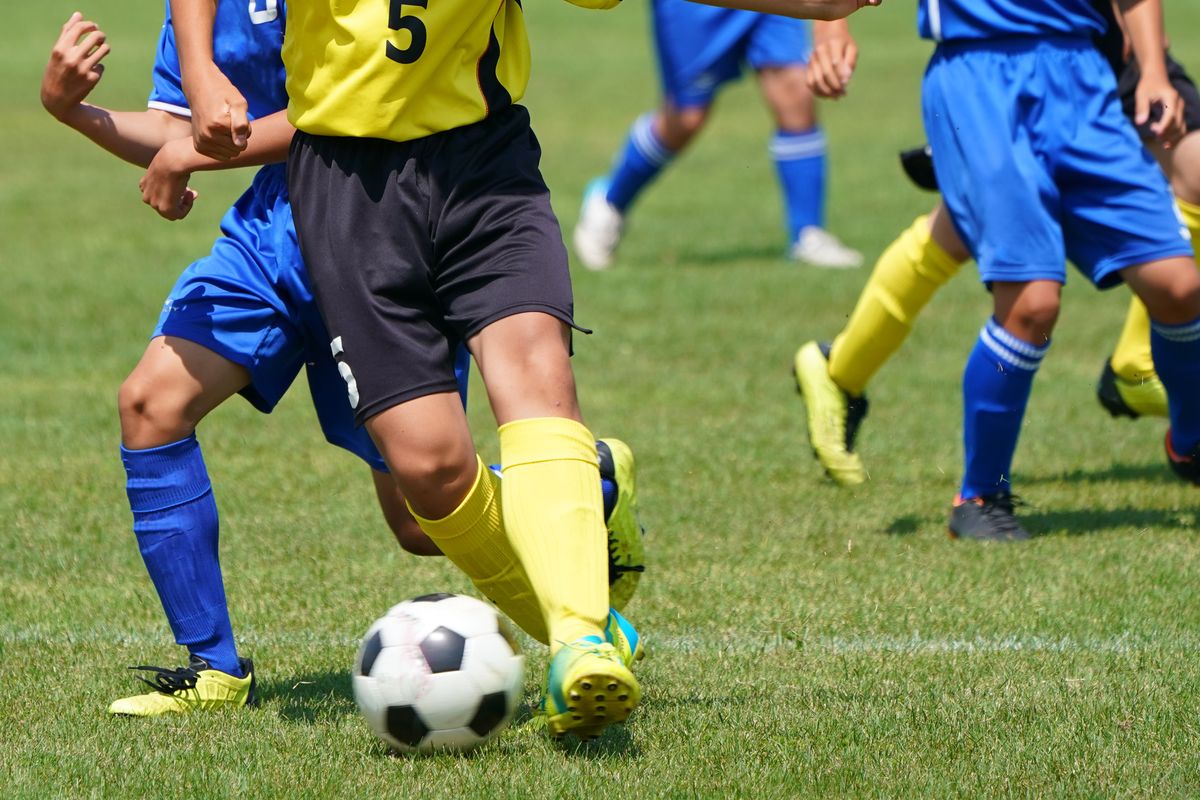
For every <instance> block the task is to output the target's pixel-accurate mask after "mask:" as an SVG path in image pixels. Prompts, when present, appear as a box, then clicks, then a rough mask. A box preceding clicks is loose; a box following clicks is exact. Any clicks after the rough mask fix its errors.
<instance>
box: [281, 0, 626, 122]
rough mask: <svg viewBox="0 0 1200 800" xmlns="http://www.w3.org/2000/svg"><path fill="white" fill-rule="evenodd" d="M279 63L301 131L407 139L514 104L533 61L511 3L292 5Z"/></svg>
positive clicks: (332, 1)
mask: <svg viewBox="0 0 1200 800" xmlns="http://www.w3.org/2000/svg"><path fill="white" fill-rule="evenodd" d="M583 2H611V0H583ZM283 62H284V66H285V67H286V69H287V90H288V96H289V98H290V103H289V106H288V119H289V120H291V122H292V124H293V125H295V126H296V127H297V128H298V129H300V130H302V131H306V132H308V133H313V134H318V135H326V136H361V137H372V138H380V139H392V140H394V141H408V140H410V139H418V138H421V137H424V136H429V135H430V134H433V133H438V132H440V131H444V130H450V129H452V128H458V127H462V126H464V125H470V124H471V123H474V122H478V121H479V120H481V119H484V118H485V117H487V116H488V115H489V114H491V113H494V112H495V111H497V110H499V109H500V108H503V107H506V106H508V105H511V104H512V103H515V102H517V101H518V100H520V99H521V97H522V96H523V95H524V94H525V88H526V86H527V85H528V83H529V64H530V56H529V40H528V36H527V35H526V31H525V20H524V14H523V12H522V9H521V3H520V2H519V1H518V0H289V2H288V3H287V27H286V33H285V36H284V43H283Z"/></svg>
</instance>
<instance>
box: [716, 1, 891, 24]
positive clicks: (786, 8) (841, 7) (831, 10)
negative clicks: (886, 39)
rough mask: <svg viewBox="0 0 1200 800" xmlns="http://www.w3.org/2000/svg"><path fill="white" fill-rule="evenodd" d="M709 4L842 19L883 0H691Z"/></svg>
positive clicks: (790, 14)
mask: <svg viewBox="0 0 1200 800" xmlns="http://www.w3.org/2000/svg"><path fill="white" fill-rule="evenodd" d="M692 2H698V3H704V4H705V5H710V6H721V7H723V8H741V9H745V10H746V11H760V12H762V13H764V14H779V15H780V16H784V17H798V18H799V19H826V20H829V19H842V18H843V17H848V16H850V15H851V14H853V13H854V12H855V11H857V10H859V9H860V8H865V7H866V6H877V5H879V4H880V3H882V2H883V0H692Z"/></svg>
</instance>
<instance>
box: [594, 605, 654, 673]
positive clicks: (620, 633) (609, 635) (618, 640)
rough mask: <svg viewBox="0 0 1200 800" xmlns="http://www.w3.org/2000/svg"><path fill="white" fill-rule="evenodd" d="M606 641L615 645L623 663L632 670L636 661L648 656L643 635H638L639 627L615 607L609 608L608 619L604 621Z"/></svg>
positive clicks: (614, 647)
mask: <svg viewBox="0 0 1200 800" xmlns="http://www.w3.org/2000/svg"><path fill="white" fill-rule="evenodd" d="M604 641H606V642H608V643H609V644H611V645H612V646H613V649H614V650H616V651H617V655H619V656H620V657H621V663H623V664H624V665H625V666H627V667H629V669H631V670H632V669H633V665H634V663H635V662H637V661H641V660H642V659H643V658H645V657H646V651H645V649H644V648H643V647H642V637H641V636H639V635H638V632H637V628H635V627H633V623H631V622H630V621H629V620H627V619H625V618H624V617H623V616H621V615H620V614H619V613H618V612H617V610H616V609H615V608H610V609H609V610H608V619H606V620H605V621H604Z"/></svg>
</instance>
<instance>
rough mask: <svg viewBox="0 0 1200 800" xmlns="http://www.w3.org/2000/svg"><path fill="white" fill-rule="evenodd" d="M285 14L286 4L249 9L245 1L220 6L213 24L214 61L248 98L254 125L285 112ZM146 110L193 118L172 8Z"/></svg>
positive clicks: (269, 0) (275, 0) (262, 1)
mask: <svg viewBox="0 0 1200 800" xmlns="http://www.w3.org/2000/svg"><path fill="white" fill-rule="evenodd" d="M286 13H287V11H286V7H285V5H284V3H283V0H254V2H251V3H248V4H247V3H245V2H242V1H241V0H218V2H217V9H216V16H215V17H214V19H213V60H214V61H215V62H216V65H217V67H218V68H219V69H220V70H221V71H222V72H223V73H225V76H226V77H227V78H229V81H230V82H231V83H232V84H233V85H234V86H236V87H237V89H238V91H240V92H241V93H242V95H243V96H244V97H245V98H246V103H247V105H248V109H247V110H248V113H249V116H250V118H251V119H258V118H259V117H265V116H267V115H268V114H273V113H275V112H276V111H281V110H283V109H285V108H287V91H286V89H285V88H284V78H285V76H284V72H283V59H282V57H281V55H280V51H281V49H282V47H283V27H284V20H285V19H286ZM148 105H149V106H150V108H157V109H160V110H163V111H169V112H171V113H172V114H178V115H180V116H185V117H189V116H191V110H190V109H189V108H188V102H187V97H186V96H185V95H184V93H183V78H182V74H181V71H180V68H179V50H178V48H177V47H176V44H175V28H174V26H173V24H172V21H171V6H170V3H169V2H168V3H167V13H166V21H165V22H164V23H163V28H162V33H161V34H160V35H159V37H158V52H157V53H156V54H155V58H154V75H153V88H152V89H151V90H150V101H149V104H148Z"/></svg>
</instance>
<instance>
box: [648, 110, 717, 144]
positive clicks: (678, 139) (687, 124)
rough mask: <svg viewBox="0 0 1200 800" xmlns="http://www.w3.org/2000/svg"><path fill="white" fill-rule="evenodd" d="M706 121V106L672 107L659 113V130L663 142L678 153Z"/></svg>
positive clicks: (702, 127)
mask: <svg viewBox="0 0 1200 800" xmlns="http://www.w3.org/2000/svg"><path fill="white" fill-rule="evenodd" d="M707 121H708V107H707V106H693V107H690V108H672V109H670V110H668V111H666V112H664V113H663V114H661V115H659V118H658V122H659V126H658V127H659V130H658V131H657V133H658V134H659V135H660V136H661V137H662V140H663V144H664V145H666V146H667V149H668V150H670V151H671V152H672V153H678V152H679V151H680V150H682V149H683V148H685V147H687V145H688V143H689V142H691V141H692V139H694V138H695V137H696V135H697V134H698V133H700V131H702V130H703V129H704V124H705V123H706V122H707Z"/></svg>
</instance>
